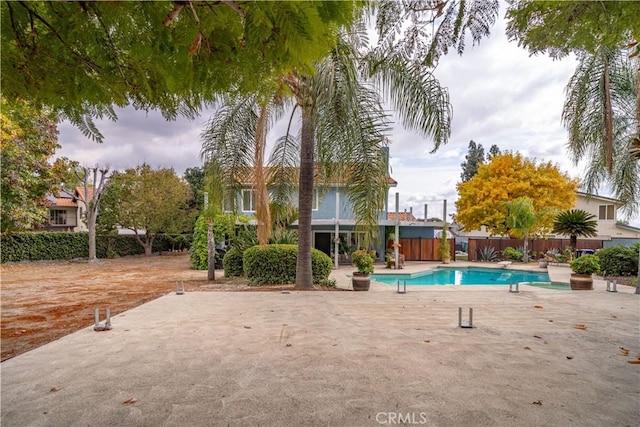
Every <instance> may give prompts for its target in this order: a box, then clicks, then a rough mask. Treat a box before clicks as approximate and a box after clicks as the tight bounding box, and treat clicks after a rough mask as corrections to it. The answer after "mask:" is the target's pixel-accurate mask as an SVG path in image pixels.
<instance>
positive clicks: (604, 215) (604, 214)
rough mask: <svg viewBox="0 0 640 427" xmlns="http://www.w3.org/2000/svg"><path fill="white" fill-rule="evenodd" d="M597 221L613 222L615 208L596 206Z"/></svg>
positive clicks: (611, 206)
mask: <svg viewBox="0 0 640 427" xmlns="http://www.w3.org/2000/svg"><path fill="white" fill-rule="evenodd" d="M598 208H599V209H598V212H599V213H598V219H604V220H613V219H614V216H615V207H614V206H613V205H600V206H598Z"/></svg>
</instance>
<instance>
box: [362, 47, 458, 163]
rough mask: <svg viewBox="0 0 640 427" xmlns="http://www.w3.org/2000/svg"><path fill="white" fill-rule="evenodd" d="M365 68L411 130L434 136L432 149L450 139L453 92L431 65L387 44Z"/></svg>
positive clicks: (376, 51) (366, 75)
mask: <svg viewBox="0 0 640 427" xmlns="http://www.w3.org/2000/svg"><path fill="white" fill-rule="evenodd" d="M363 71H364V74H365V77H367V78H371V79H372V81H373V82H374V83H375V84H376V86H377V87H379V88H380V89H381V91H382V95H383V97H384V99H385V100H387V101H388V102H390V103H391V105H392V106H393V108H394V110H395V111H396V113H397V114H398V115H399V118H400V120H401V122H402V124H403V125H404V126H405V127H406V128H407V129H409V130H412V131H415V132H417V133H419V134H420V135H422V136H425V137H428V138H432V139H433V144H434V148H433V150H432V152H435V151H436V150H437V149H438V148H439V147H440V146H441V145H443V144H446V143H447V142H448V140H449V136H450V135H451V118H452V115H453V111H452V106H451V103H450V100H449V92H448V91H447V89H446V88H443V87H442V86H440V82H439V81H438V80H437V79H436V77H435V76H434V75H433V74H432V73H431V71H430V70H429V69H428V68H427V67H425V66H423V65H421V64H418V63H415V62H411V61H409V59H408V58H407V57H406V55H404V54H403V53H402V52H400V51H394V50H392V49H390V46H387V47H386V48H385V49H378V50H374V51H372V52H370V53H369V54H368V55H367V57H366V58H365V65H364V70H363Z"/></svg>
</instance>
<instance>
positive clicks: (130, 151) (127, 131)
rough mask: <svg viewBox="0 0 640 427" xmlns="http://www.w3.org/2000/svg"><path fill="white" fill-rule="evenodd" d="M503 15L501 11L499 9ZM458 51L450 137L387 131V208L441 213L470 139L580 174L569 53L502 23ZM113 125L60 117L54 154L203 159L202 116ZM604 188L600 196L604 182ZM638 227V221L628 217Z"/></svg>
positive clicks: (449, 66) (154, 161)
mask: <svg viewBox="0 0 640 427" xmlns="http://www.w3.org/2000/svg"><path fill="white" fill-rule="evenodd" d="M501 14H504V9H503V10H502V11H501ZM470 46H471V44H470V43H469V44H468V48H467V51H466V52H465V53H464V54H463V55H462V56H458V55H457V54H455V53H450V54H449V55H448V56H446V57H444V58H442V59H441V61H440V64H439V66H438V68H437V69H436V70H435V75H436V77H437V78H438V79H439V80H440V83H441V84H442V86H444V87H446V88H448V90H449V95H450V98H451V102H452V105H453V123H452V133H451V138H450V140H449V143H448V144H447V145H446V146H443V147H441V148H440V150H439V151H438V152H437V153H435V154H429V152H430V151H431V149H432V148H433V145H432V142H431V141H429V140H426V139H424V138H422V137H420V136H417V135H415V134H413V133H411V132H408V131H406V130H405V129H403V127H402V126H401V125H399V124H397V125H396V126H395V127H394V130H393V132H392V134H391V138H390V139H391V146H390V151H391V166H392V176H393V177H394V178H395V179H396V180H397V181H398V186H397V187H396V188H395V189H392V193H391V196H390V206H391V207H394V206H395V192H396V191H397V192H398V193H399V195H400V210H401V211H402V210H409V209H410V208H413V212H414V214H415V215H416V216H417V217H423V216H424V205H425V204H427V205H428V216H429V217H432V216H436V217H442V208H443V200H447V205H448V213H452V212H453V211H454V209H455V207H454V202H455V200H456V198H457V192H456V184H457V183H458V182H459V181H460V173H461V167H460V164H461V163H462V162H463V161H464V157H465V155H466V154H467V150H468V144H469V141H470V140H474V141H475V142H476V143H479V144H482V146H483V147H484V148H485V151H486V152H488V150H489V148H490V147H491V145H493V144H496V145H497V146H498V147H499V148H500V149H501V150H513V151H519V152H520V153H522V154H523V155H524V156H526V157H528V158H535V159H537V160H539V161H551V162H553V163H555V164H557V165H558V167H559V168H560V169H561V170H562V171H564V172H567V173H568V174H569V175H570V176H571V177H576V178H578V177H580V174H581V173H582V168H581V167H580V165H578V166H575V165H573V164H572V162H571V161H570V160H569V158H568V153H567V151H566V149H565V141H566V138H567V133H566V131H565V129H564V128H563V127H562V124H561V121H560V118H561V113H562V104H563V100H564V89H565V86H566V84H567V82H568V81H569V78H570V77H571V75H572V73H573V71H574V68H575V60H574V59H573V58H568V59H564V60H562V61H553V60H551V59H549V58H547V57H544V56H534V57H530V56H529V55H528V53H527V52H526V51H525V50H524V49H522V48H520V47H518V46H517V44H516V43H513V42H511V43H509V42H508V41H507V38H506V36H505V34H504V22H503V21H502V20H500V21H499V22H498V23H497V24H496V25H495V26H494V28H493V29H492V34H491V36H490V37H489V38H487V39H483V40H482V42H481V43H480V45H477V46H475V47H473V48H471V47H470ZM118 116H119V120H118V121H117V122H116V123H113V122H110V121H99V122H98V123H97V124H98V127H99V129H100V130H101V132H102V133H103V135H104V136H105V142H104V143H103V144H96V143H95V142H92V141H90V140H88V139H87V138H85V137H83V136H82V134H81V133H80V132H79V131H78V130H77V129H75V128H74V127H73V126H71V125H70V124H68V123H62V124H60V126H59V130H60V135H59V142H60V145H61V146H62V148H61V149H60V150H59V151H58V153H57V155H59V156H66V157H69V158H70V159H73V160H77V161H79V162H80V163H81V164H83V165H93V164H96V163H99V164H101V165H104V164H108V165H110V167H111V168H112V169H124V168H127V167H134V166H136V165H138V164H141V163H143V162H146V163H148V164H150V165H152V166H154V167H159V166H163V167H173V168H174V169H175V170H176V172H177V173H179V174H182V173H183V172H184V170H185V169H186V168H188V167H192V166H199V165H200V164H201V161H200V157H199V153H200V148H201V141H200V133H201V132H202V129H203V127H204V125H205V123H206V121H207V119H208V116H207V115H206V114H205V115H203V116H201V117H200V118H198V119H196V120H186V119H180V120H177V121H171V122H167V121H165V120H164V119H163V118H162V116H161V115H160V113H158V112H149V113H145V112H142V111H135V110H133V109H126V110H119V111H118ZM283 128H284V125H283V124H279V125H276V126H275V128H274V132H272V133H271V134H270V137H271V138H272V139H275V138H276V137H278V136H280V135H281V134H282V129H283ZM601 194H602V195H608V193H607V190H606V189H603V191H602V192H601ZM632 224H634V225H636V226H638V225H640V219H638V218H634V219H632Z"/></svg>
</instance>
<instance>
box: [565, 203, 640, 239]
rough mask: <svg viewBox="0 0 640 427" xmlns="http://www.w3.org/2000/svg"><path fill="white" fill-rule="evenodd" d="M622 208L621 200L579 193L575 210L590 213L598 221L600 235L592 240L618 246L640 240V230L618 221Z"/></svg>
mask: <svg viewBox="0 0 640 427" xmlns="http://www.w3.org/2000/svg"><path fill="white" fill-rule="evenodd" d="M622 206H623V205H622V203H621V202H620V201H619V200H616V199H612V198H610V197H603V196H597V195H593V194H587V193H581V192H578V198H577V200H576V206H575V208H576V209H582V210H583V211H586V212H589V213H590V214H593V215H595V216H596V218H597V219H598V235H597V236H596V237H592V239H597V240H607V241H610V242H611V244H612V245H616V244H625V243H627V242H628V240H630V239H631V240H638V239H640V228H636V227H632V226H630V225H627V224H623V223H621V222H619V221H618V210H619V209H620V208H621V207H622ZM605 246H609V245H608V244H606V245H605Z"/></svg>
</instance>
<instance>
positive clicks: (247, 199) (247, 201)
mask: <svg viewBox="0 0 640 427" xmlns="http://www.w3.org/2000/svg"><path fill="white" fill-rule="evenodd" d="M242 211H243V212H255V211H256V190H242Z"/></svg>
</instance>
